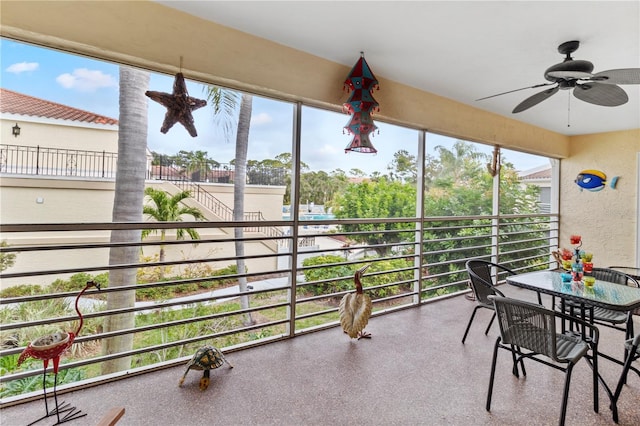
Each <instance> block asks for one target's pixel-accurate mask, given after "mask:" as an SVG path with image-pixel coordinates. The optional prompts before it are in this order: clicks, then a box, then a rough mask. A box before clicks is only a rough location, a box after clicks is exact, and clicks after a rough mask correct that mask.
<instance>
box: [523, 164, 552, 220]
mask: <svg viewBox="0 0 640 426" xmlns="http://www.w3.org/2000/svg"><path fill="white" fill-rule="evenodd" d="M518 175H519V176H520V181H521V182H522V183H525V184H528V185H536V186H537V187H539V188H540V196H539V198H538V206H539V208H540V213H551V165H550V164H547V165H542V166H538V167H535V168H533V169H529V170H523V171H521V172H519V173H518Z"/></svg>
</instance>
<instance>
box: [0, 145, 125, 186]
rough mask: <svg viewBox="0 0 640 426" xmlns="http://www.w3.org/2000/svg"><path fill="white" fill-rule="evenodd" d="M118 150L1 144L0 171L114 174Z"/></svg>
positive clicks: (102, 176)
mask: <svg viewBox="0 0 640 426" xmlns="http://www.w3.org/2000/svg"><path fill="white" fill-rule="evenodd" d="M117 157H118V156H117V154H115V153H113V152H106V151H83V150H79V149H60V148H48V147H43V146H39V145H38V146H35V147H32V146H21V145H5V144H2V145H0V173H6V174H22V175H37V176H65V177H81V178H114V177H115V174H116V162H117Z"/></svg>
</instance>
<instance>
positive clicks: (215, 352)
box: [178, 345, 233, 391]
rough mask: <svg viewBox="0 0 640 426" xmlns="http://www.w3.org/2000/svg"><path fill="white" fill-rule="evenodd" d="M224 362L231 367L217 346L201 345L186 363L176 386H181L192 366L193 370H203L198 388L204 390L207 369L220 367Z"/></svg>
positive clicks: (207, 381)
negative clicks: (185, 367)
mask: <svg viewBox="0 0 640 426" xmlns="http://www.w3.org/2000/svg"><path fill="white" fill-rule="evenodd" d="M225 362H226V363H227V364H229V367H230V368H233V365H232V364H231V363H230V362H229V361H228V360H227V359H226V358H225V357H224V354H223V353H222V352H220V350H219V349H218V348H214V347H213V346H211V345H206V346H203V347H201V348H200V349H198V350H197V351H196V353H195V354H193V357H192V358H191V360H190V361H189V362H188V363H187V369H186V371H185V372H184V374H183V375H182V378H181V379H180V383H178V386H182V384H183V383H184V378H185V377H187V373H188V372H189V370H190V369H192V368H193V369H194V370H204V373H203V375H202V378H201V379H200V390H202V391H203V390H206V389H207V388H208V387H209V371H210V370H213V369H216V368H218V367H221V366H222V364H224V363H225Z"/></svg>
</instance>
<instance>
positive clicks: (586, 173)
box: [575, 170, 618, 192]
mask: <svg viewBox="0 0 640 426" xmlns="http://www.w3.org/2000/svg"><path fill="white" fill-rule="evenodd" d="M575 183H576V185H578V186H579V187H580V190H583V189H586V190H587V191H591V192H597V191H601V190H602V189H604V187H605V186H606V184H607V175H605V174H604V172H601V171H600V170H583V171H581V172H580V173H579V174H578V176H577V177H576V180H575ZM617 183H618V176H616V177H614V178H612V179H611V183H610V184H609V186H610V187H611V188H612V189H616V184H617Z"/></svg>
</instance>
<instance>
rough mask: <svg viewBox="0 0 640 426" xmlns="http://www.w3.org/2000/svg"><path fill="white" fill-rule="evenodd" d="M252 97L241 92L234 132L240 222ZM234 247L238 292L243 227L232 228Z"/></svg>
mask: <svg viewBox="0 0 640 426" xmlns="http://www.w3.org/2000/svg"><path fill="white" fill-rule="evenodd" d="M252 105H253V98H252V97H251V95H247V94H243V95H242V99H241V101H240V114H239V116H238V132H237V133H236V157H235V158H234V160H235V169H236V170H235V178H234V180H233V220H234V221H235V222H242V221H243V220H244V189H245V186H246V180H247V154H248V151H249V127H250V125H251V109H252ZM234 236H235V248H236V267H237V268H238V275H240V277H239V278H238V287H239V289H240V293H244V292H246V291H247V277H244V276H242V275H243V274H245V273H246V271H247V269H246V265H245V262H244V241H243V238H244V229H243V228H242V227H241V226H237V227H236V228H235V229H234ZM240 307H241V308H242V309H249V297H248V296H241V297H240ZM251 324H253V318H252V317H251V313H247V314H246V317H245V325H251Z"/></svg>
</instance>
